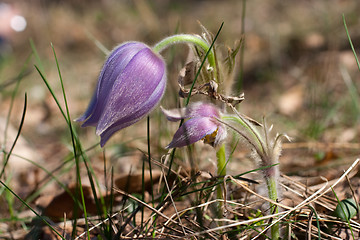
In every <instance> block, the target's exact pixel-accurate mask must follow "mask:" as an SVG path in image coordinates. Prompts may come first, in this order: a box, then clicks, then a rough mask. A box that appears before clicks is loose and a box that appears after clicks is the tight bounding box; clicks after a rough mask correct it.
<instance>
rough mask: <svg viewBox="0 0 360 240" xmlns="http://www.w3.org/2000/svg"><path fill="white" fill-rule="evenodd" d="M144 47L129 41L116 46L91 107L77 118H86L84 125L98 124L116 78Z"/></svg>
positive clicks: (106, 63) (107, 61) (103, 70)
mask: <svg viewBox="0 0 360 240" xmlns="http://www.w3.org/2000/svg"><path fill="white" fill-rule="evenodd" d="M144 48H148V46H146V45H145V44H143V43H139V42H128V43H124V44H122V45H120V46H119V47H117V48H115V49H114V50H113V51H112V52H111V53H110V55H109V57H108V58H107V60H106V62H105V64H104V66H103V69H102V70H101V73H100V76H99V80H98V83H97V87H96V90H95V93H94V95H93V97H92V99H91V102H90V104H89V107H88V108H87V110H86V112H85V113H84V114H83V115H82V116H81V117H80V118H78V119H77V120H76V121H85V120H86V121H85V122H84V123H83V125H82V126H83V127H86V126H96V125H97V123H98V121H99V119H100V116H101V113H102V111H103V109H104V105H105V103H106V101H107V98H108V95H109V93H110V91H111V88H112V86H113V84H114V83H115V80H116V79H117V78H118V76H119V74H120V73H121V72H122V71H123V70H124V68H125V67H126V66H127V64H128V63H129V62H130V60H131V59H132V58H133V57H134V55H135V54H137V53H138V52H139V51H140V50H141V49H144Z"/></svg>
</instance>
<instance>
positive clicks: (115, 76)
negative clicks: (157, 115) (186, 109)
mask: <svg viewBox="0 0 360 240" xmlns="http://www.w3.org/2000/svg"><path fill="white" fill-rule="evenodd" d="M165 87H166V65H165V62H164V60H163V59H162V58H161V56H160V55H159V54H157V53H155V52H154V51H153V50H152V49H151V48H150V47H148V46H147V45H146V44H144V43H140V42H127V43H124V44H122V45H120V46H118V47H117V48H115V49H114V50H113V51H112V52H111V53H110V55H109V57H108V58H107V60H106V62H105V64H104V66H103V68H102V71H101V73H100V76H99V80H98V83H97V87H96V90H95V93H94V95H93V97H92V100H91V102H90V104H89V106H88V109H87V110H86V112H85V113H84V115H82V116H81V117H80V118H78V119H77V121H81V122H83V124H82V126H83V127H86V126H96V134H97V135H99V136H100V137H101V141H100V145H101V146H104V144H105V143H106V142H107V141H108V140H109V138H110V137H111V136H112V135H113V134H114V133H115V132H117V131H119V130H121V129H123V128H125V127H128V126H130V125H132V124H134V123H136V122H137V121H139V120H140V119H142V118H143V117H145V116H146V115H148V114H149V113H150V111H151V110H152V109H153V108H154V107H155V106H156V105H157V104H158V102H159V101H160V99H161V98H162V96H163V94H164V91H165Z"/></svg>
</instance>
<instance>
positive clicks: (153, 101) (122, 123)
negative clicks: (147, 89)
mask: <svg viewBox="0 0 360 240" xmlns="http://www.w3.org/2000/svg"><path fill="white" fill-rule="evenodd" d="M164 81H165V82H166V78H165V76H164ZM165 86H166V84H159V86H158V88H157V89H156V90H155V91H154V93H153V94H152V96H151V97H149V99H148V100H147V101H146V102H145V103H144V104H143V107H142V108H140V110H139V111H137V112H136V113H134V114H133V115H131V116H128V117H126V118H123V119H120V120H119V121H118V122H116V123H114V124H113V125H111V126H110V127H108V128H107V129H106V130H105V131H104V132H103V133H101V135H100V136H101V141H100V145H101V147H103V146H104V145H105V143H106V142H107V141H108V140H109V138H110V137H111V136H112V135H113V134H114V133H116V132H117V131H119V130H121V129H123V128H125V127H128V126H130V125H132V124H134V123H135V122H137V121H139V120H140V119H142V118H143V117H145V116H146V115H147V114H148V113H149V112H151V111H152V110H153V109H154V108H155V107H156V105H157V104H158V103H159V100H160V99H161V98H162V96H163V94H164V92H165Z"/></svg>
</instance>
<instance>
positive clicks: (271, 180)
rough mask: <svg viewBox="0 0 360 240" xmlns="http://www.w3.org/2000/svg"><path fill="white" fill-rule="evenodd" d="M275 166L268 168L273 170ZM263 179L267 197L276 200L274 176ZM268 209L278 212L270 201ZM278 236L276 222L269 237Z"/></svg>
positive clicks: (277, 237)
mask: <svg viewBox="0 0 360 240" xmlns="http://www.w3.org/2000/svg"><path fill="white" fill-rule="evenodd" d="M276 167H277V166H274V167H271V168H270V170H274V169H272V168H276ZM265 180H266V185H267V188H268V194H269V198H270V199H271V200H273V201H274V202H276V201H277V200H278V199H277V197H278V194H277V187H276V177H275V175H273V176H268V177H266V178H265ZM270 211H271V214H276V213H278V212H279V209H278V207H277V206H276V205H275V204H273V203H270ZM279 238H280V226H279V224H278V223H276V224H274V225H273V226H272V227H271V239H275V240H276V239H279Z"/></svg>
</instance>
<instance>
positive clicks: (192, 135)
mask: <svg viewBox="0 0 360 240" xmlns="http://www.w3.org/2000/svg"><path fill="white" fill-rule="evenodd" d="M217 128H218V126H217V124H216V123H215V122H214V121H213V119H211V118H207V117H199V118H192V119H189V120H188V121H186V122H185V123H184V124H183V125H182V126H181V127H180V128H179V129H178V130H177V132H176V133H175V135H174V137H173V139H172V141H171V142H170V144H169V145H168V146H167V147H166V148H175V147H184V146H186V145H190V144H192V143H195V142H197V141H199V140H201V139H202V138H204V137H205V136H206V135H209V134H211V133H213V132H214V131H216V129H217Z"/></svg>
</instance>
